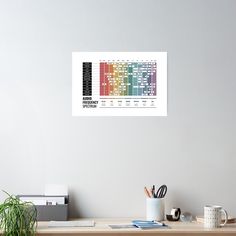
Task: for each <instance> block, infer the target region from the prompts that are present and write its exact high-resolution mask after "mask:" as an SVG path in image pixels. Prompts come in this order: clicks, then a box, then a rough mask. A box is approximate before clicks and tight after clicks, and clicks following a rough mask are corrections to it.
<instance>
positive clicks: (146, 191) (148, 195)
mask: <svg viewBox="0 0 236 236" xmlns="http://www.w3.org/2000/svg"><path fill="white" fill-rule="evenodd" d="M144 193H145V194H146V196H147V197H149V198H150V197H151V195H150V193H149V191H148V189H147V188H146V187H144Z"/></svg>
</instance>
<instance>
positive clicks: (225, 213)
mask: <svg viewBox="0 0 236 236" xmlns="http://www.w3.org/2000/svg"><path fill="white" fill-rule="evenodd" d="M220 211H222V212H223V213H224V215H225V222H224V223H223V224H220V226H225V225H226V223H227V221H228V213H227V211H226V210H225V209H221V210H220Z"/></svg>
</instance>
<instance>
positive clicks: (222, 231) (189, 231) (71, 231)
mask: <svg viewBox="0 0 236 236" xmlns="http://www.w3.org/2000/svg"><path fill="white" fill-rule="evenodd" d="M81 220H83V219H81ZM84 220H91V219H84ZM93 220H95V222H96V225H95V227H74V228H69V227H65V228H63V227H60V228H53V227H52V228H48V222H39V223H38V229H37V235H42V234H43V235H44V236H46V235H49V236H52V235H60V236H64V235H73V236H75V235H80V236H82V235H86V236H92V235H93V236H95V235H98V234H99V235H106V236H109V235H111V236H116V235H119V236H120V235H134V234H138V235H139V236H144V235H149V234H152V235H160V236H170V235H176V234H181V235H183V234H184V235H186V236H187V235H201V236H203V235H209V234H217V235H218V236H223V235H229V234H230V235H236V224H228V225H226V226H225V227H222V228H217V229H204V227H203V224H202V223H197V222H192V223H182V222H166V223H167V224H168V225H169V226H170V227H169V228H168V229H166V228H165V229H148V230H141V229H138V228H137V229H136V228H135V229H111V228H110V227H109V226H108V225H110V224H130V223H131V220H132V219H127V218H126V219H101V218H100V219H93Z"/></svg>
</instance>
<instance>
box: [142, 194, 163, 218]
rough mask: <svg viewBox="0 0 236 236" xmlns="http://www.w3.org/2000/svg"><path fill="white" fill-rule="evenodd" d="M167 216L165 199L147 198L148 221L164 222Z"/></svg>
mask: <svg viewBox="0 0 236 236" xmlns="http://www.w3.org/2000/svg"><path fill="white" fill-rule="evenodd" d="M164 216H165V199H164V198H147V200H146V218H147V220H157V221H162V220H164Z"/></svg>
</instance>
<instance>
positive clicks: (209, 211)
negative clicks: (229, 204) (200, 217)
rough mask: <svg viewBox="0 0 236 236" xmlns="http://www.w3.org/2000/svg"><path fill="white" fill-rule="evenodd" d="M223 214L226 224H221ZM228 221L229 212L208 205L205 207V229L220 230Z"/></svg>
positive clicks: (219, 207)
mask: <svg viewBox="0 0 236 236" xmlns="http://www.w3.org/2000/svg"><path fill="white" fill-rule="evenodd" d="M222 213H223V214H224V216H225V222H224V223H223V224H221V220H222ZM227 221H228V214H227V211H226V210H224V209H223V208H222V207H221V206H215V205H207V206H205V207H204V227H205V228H218V227H221V226H224V225H225V224H226V223H227Z"/></svg>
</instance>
